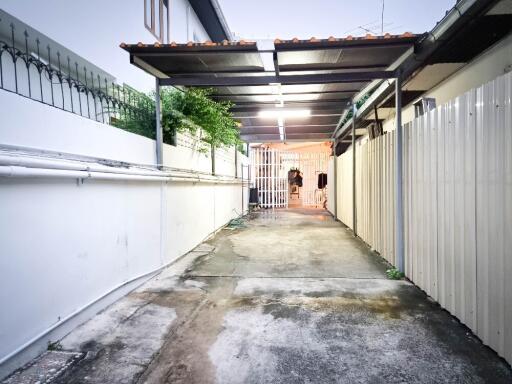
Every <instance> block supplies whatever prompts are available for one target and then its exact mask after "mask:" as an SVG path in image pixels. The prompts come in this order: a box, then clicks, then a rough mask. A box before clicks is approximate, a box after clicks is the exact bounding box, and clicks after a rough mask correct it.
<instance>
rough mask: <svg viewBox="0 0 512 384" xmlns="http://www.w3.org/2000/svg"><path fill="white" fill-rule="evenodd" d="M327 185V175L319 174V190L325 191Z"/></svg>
mask: <svg viewBox="0 0 512 384" xmlns="http://www.w3.org/2000/svg"><path fill="white" fill-rule="evenodd" d="M326 185H327V174H326V173H319V174H318V189H324V188H325V186H326Z"/></svg>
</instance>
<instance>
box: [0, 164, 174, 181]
mask: <svg viewBox="0 0 512 384" xmlns="http://www.w3.org/2000/svg"><path fill="white" fill-rule="evenodd" d="M2 176H3V177H49V178H72V179H101V180H133V181H168V180H169V177H166V176H143V175H128V174H119V173H106V172H90V171H74V170H66V169H45V168H28V167H18V166H0V177H2Z"/></svg>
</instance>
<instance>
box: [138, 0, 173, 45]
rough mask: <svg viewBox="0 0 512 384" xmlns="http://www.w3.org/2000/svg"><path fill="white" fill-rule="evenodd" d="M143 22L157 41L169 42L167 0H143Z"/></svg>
mask: <svg viewBox="0 0 512 384" xmlns="http://www.w3.org/2000/svg"><path fill="white" fill-rule="evenodd" d="M144 24H145V26H146V28H147V29H148V30H149V31H150V32H151V33H152V34H153V35H154V36H155V37H156V38H157V39H158V41H160V42H161V43H167V42H169V0H144Z"/></svg>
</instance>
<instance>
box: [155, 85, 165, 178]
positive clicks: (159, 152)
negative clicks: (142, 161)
mask: <svg viewBox="0 0 512 384" xmlns="http://www.w3.org/2000/svg"><path fill="white" fill-rule="evenodd" d="M155 113H156V116H155V117H156V165H157V167H158V168H162V167H163V165H164V161H163V158H164V156H163V146H164V144H163V143H164V140H163V139H164V138H163V132H162V120H161V113H160V81H159V79H158V78H156V81H155Z"/></svg>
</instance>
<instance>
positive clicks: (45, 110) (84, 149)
mask: <svg viewBox="0 0 512 384" xmlns="http://www.w3.org/2000/svg"><path fill="white" fill-rule="evenodd" d="M0 113H1V115H2V121H1V125H0V144H1V145H12V146H20V147H28V148H35V149H44V150H46V151H54V152H61V153H71V154H74V155H81V156H91V157H97V158H102V159H110V160H117V161H125V162H127V163H138V164H154V163H155V160H156V155H155V141H154V140H151V139H148V138H145V137H142V136H139V135H134V134H132V133H129V132H126V131H123V130H120V129H118V128H115V127H112V126H109V125H106V124H102V123H98V122H96V121H93V120H91V119H88V118H85V117H82V116H78V115H75V114H74V113H71V112H67V111H62V110H58V109H57V108H54V107H50V106H48V105H46V104H43V103H40V102H37V101H34V100H31V99H28V98H25V97H23V96H20V95H17V94H15V93H11V92H7V91H3V90H0Z"/></svg>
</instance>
